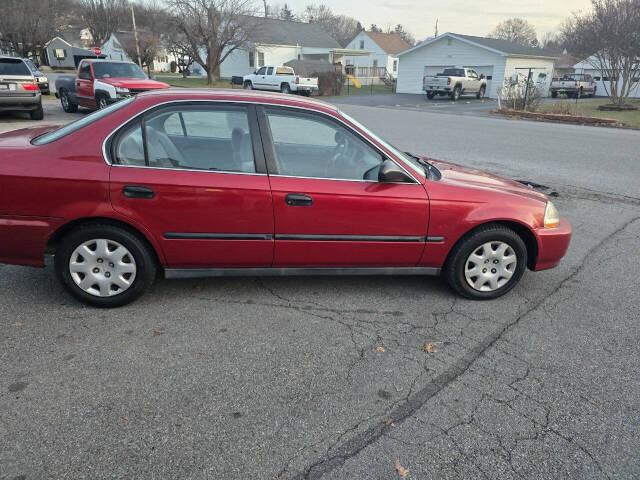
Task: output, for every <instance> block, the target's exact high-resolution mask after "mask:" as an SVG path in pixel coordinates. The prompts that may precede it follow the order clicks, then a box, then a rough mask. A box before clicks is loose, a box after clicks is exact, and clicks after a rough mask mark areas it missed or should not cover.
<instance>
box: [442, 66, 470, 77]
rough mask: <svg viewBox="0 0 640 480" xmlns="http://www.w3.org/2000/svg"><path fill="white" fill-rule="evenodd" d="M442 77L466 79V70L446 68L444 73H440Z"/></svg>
mask: <svg viewBox="0 0 640 480" xmlns="http://www.w3.org/2000/svg"><path fill="white" fill-rule="evenodd" d="M438 76H440V77H464V70H463V69H462V68H445V69H444V72H442V73H440V74H439V75H438Z"/></svg>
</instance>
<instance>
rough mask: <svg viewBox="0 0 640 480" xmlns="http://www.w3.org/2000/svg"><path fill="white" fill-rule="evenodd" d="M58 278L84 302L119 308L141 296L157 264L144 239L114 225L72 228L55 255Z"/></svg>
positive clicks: (150, 282)
mask: <svg viewBox="0 0 640 480" xmlns="http://www.w3.org/2000/svg"><path fill="white" fill-rule="evenodd" d="M55 268H56V273H57V275H58V278H59V279H60V281H61V282H62V284H63V285H64V286H65V287H66V288H67V290H68V291H69V292H70V293H71V294H72V295H74V296H75V297H76V298H78V299H79V300H81V301H82V302H84V303H87V304H90V305H93V306H97V307H119V306H122V305H126V304H127V303H130V302H132V301H134V300H135V299H137V298H138V297H139V296H141V295H142V294H143V293H144V292H145V291H146V290H147V289H148V288H149V287H150V286H151V284H152V283H153V280H154V278H155V275H156V263H155V261H154V258H153V256H152V253H151V252H150V250H149V247H147V245H146V244H145V242H144V241H143V240H142V239H140V238H139V237H138V236H137V235H135V234H133V233H131V232H129V231H128V230H125V229H123V228H119V227H116V226H113V225H108V224H104V225H88V226H84V227H80V228H78V229H76V230H73V231H72V232H71V233H69V234H67V235H66V236H65V237H64V238H63V239H62V240H61V242H60V245H59V247H58V249H57V251H56V255H55Z"/></svg>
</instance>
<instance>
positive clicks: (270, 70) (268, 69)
mask: <svg viewBox="0 0 640 480" xmlns="http://www.w3.org/2000/svg"><path fill="white" fill-rule="evenodd" d="M267 75H273V67H269V68H267Z"/></svg>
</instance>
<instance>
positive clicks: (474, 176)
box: [425, 158, 548, 202]
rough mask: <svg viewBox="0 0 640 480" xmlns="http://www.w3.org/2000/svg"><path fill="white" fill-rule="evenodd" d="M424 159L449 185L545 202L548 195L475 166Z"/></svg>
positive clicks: (442, 180)
mask: <svg viewBox="0 0 640 480" xmlns="http://www.w3.org/2000/svg"><path fill="white" fill-rule="evenodd" d="M425 160H426V161H428V162H429V163H431V164H432V165H433V166H434V167H436V168H437V169H438V170H440V173H441V174H442V179H441V180H440V181H441V182H444V183H447V184H450V185H456V186H460V187H471V188H481V189H490V190H494V191H500V192H504V193H509V194H513V195H520V196H524V197H527V198H530V199H533V200H539V201H541V202H547V200H548V197H547V196H546V195H545V194H544V193H540V192H538V191H536V190H534V189H533V188H531V187H527V186H525V185H523V184H521V183H519V182H516V181H514V180H509V179H507V178H503V177H500V176H498V175H493V174H491V173H488V172H485V171H482V170H477V169H475V168H470V167H464V166H462V165H458V164H455V163H450V162H444V161H441V160H434V159H431V158H425Z"/></svg>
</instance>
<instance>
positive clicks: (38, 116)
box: [29, 102, 44, 120]
mask: <svg viewBox="0 0 640 480" xmlns="http://www.w3.org/2000/svg"><path fill="white" fill-rule="evenodd" d="M29 116H30V117H31V120H42V119H43V118H44V110H43V109H42V102H40V105H38V108H36V109H35V110H31V111H30V112H29Z"/></svg>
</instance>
